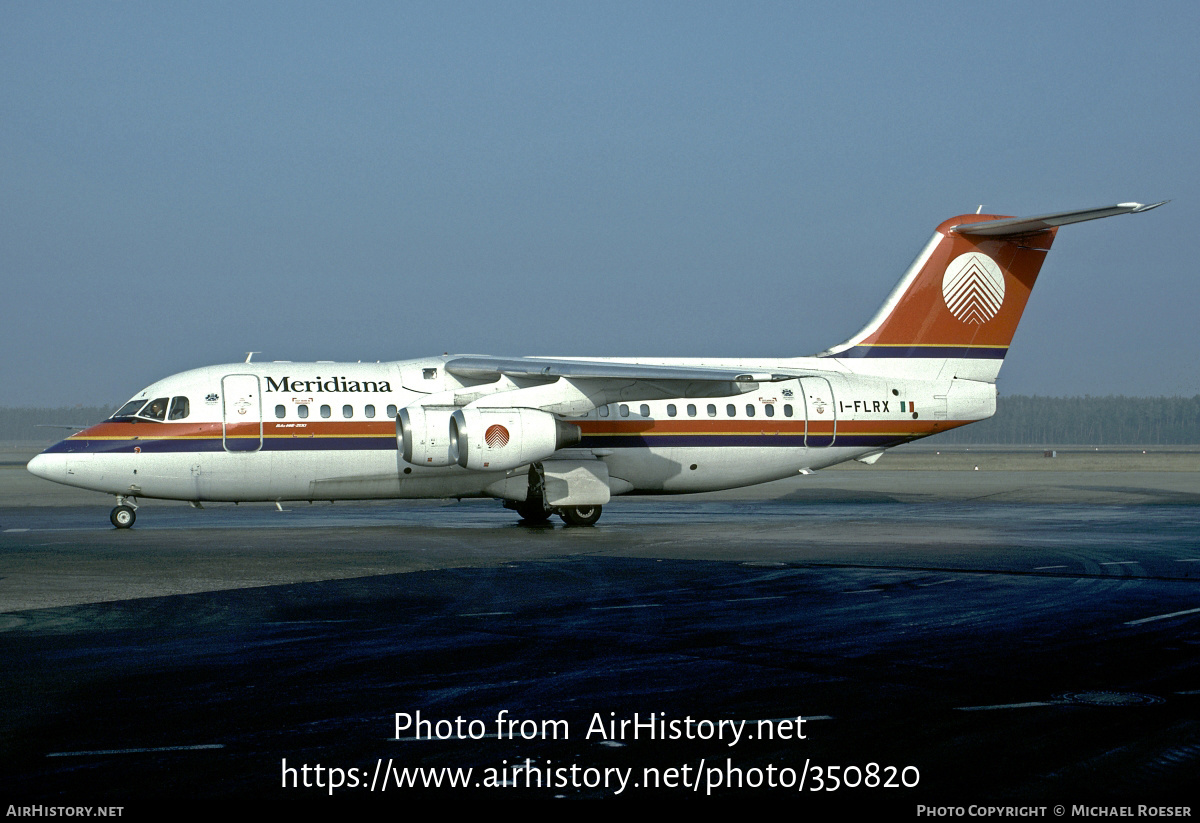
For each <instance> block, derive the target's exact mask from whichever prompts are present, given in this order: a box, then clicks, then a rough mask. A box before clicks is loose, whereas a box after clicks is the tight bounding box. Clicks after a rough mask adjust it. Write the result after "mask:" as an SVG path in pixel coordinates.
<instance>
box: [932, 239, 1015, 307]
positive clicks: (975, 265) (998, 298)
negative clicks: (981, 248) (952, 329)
mask: <svg viewBox="0 0 1200 823" xmlns="http://www.w3.org/2000/svg"><path fill="white" fill-rule="evenodd" d="M942 297H943V298H944V299H945V301H946V308H948V309H950V313H951V314H953V315H954V316H955V317H957V318H958V319H959V320H961V321H962V322H964V323H968V324H971V325H982V324H983V323H986V322H987V321H989V320H991V319H992V318H993V317H995V316H996V313H997V312H999V311H1000V306H1001V305H1003V303H1004V273H1003V272H1001V271H1000V267H999V266H997V265H996V261H995V260H993V259H992V258H990V257H988V256H987V255H986V254H983V253H982V252H978V251H973V252H968V253H967V254H960V255H959V256H958V257H956V258H954V259H953V260H951V261H950V265H949V266H947V267H946V274H945V275H944V276H943V277H942Z"/></svg>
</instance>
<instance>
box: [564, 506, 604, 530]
mask: <svg viewBox="0 0 1200 823" xmlns="http://www.w3.org/2000/svg"><path fill="white" fill-rule="evenodd" d="M601 508H602V507H601V506H567V507H566V508H564V509H563V510H562V511H560V512H559V517H561V518H562V519H563V522H564V523H566V524H567V525H568V526H592V525H595V523H596V521H597V520H599V519H600V510H601Z"/></svg>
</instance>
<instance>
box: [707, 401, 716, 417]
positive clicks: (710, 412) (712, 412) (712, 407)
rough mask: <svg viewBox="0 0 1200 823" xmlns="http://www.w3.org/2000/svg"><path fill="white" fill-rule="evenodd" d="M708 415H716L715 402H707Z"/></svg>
mask: <svg viewBox="0 0 1200 823" xmlns="http://www.w3.org/2000/svg"><path fill="white" fill-rule="evenodd" d="M708 416H709V417H716V416H717V406H716V404H715V403H709V404H708Z"/></svg>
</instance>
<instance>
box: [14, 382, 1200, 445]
mask: <svg viewBox="0 0 1200 823" xmlns="http://www.w3.org/2000/svg"><path fill="white" fill-rule="evenodd" d="M996 405H997V408H996V415H995V417H993V418H991V419H990V420H984V421H983V422H981V423H973V424H971V425H970V426H964V427H962V428H959V429H955V430H953V431H948V432H945V433H943V434H939V435H938V436H937V440H936V441H935V442H938V443H947V444H950V443H978V444H980V445H982V444H996V445H1014V446H1018V445H1019V446H1041V445H1045V446H1070V445H1093V446H1121V445H1129V446H1171V445H1176V446H1177V445H1195V444H1200V395H1197V396H1196V397H1038V396H1037V395H1033V396H1028V395H1022V394H1014V395H1004V396H1001V397H1000V399H999V400H997V403H996ZM112 412H113V410H112V409H110V408H108V407H104V406H73V407H70V406H68V407H62V408H54V409H14V408H5V407H0V440H52V439H56V438H62V437H66V436H67V435H68V434H69V433H70V431H69V430H68V429H62V428H60V429H57V430H56V429H54V428H47V427H48V426H81V427H82V426H87V425H91V424H92V423H96V422H98V421H100V420H103V419H104V418H106V417H108V416H109V415H110V414H112Z"/></svg>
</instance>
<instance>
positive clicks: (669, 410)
mask: <svg viewBox="0 0 1200 823" xmlns="http://www.w3.org/2000/svg"><path fill="white" fill-rule="evenodd" d="M674 416H675V404H674V403H668V404H667V417H674Z"/></svg>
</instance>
